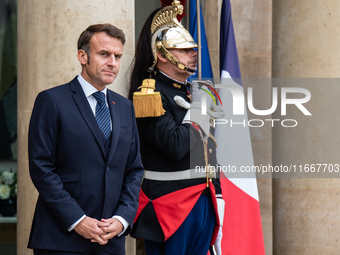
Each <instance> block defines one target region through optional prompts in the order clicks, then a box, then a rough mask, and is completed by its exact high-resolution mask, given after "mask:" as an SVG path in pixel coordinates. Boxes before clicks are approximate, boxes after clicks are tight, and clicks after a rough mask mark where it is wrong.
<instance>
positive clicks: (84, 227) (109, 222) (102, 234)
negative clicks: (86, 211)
mask: <svg viewBox="0 0 340 255" xmlns="http://www.w3.org/2000/svg"><path fill="white" fill-rule="evenodd" d="M123 229H124V227H123V224H122V223H121V222H120V221H119V220H117V219H115V218H109V219H102V220H101V221H99V220H97V219H94V218H91V217H85V218H84V219H83V220H82V221H81V222H80V223H79V224H78V225H77V226H75V227H74V230H75V231H76V232H77V233H78V234H79V235H81V236H83V237H84V238H86V239H91V242H96V243H99V244H101V245H103V244H106V243H107V242H108V241H109V240H110V239H112V238H113V237H115V236H116V235H118V234H119V233H121V232H122V231H123Z"/></svg>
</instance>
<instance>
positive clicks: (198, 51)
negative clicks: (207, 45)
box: [196, 0, 202, 80]
mask: <svg viewBox="0 0 340 255" xmlns="http://www.w3.org/2000/svg"><path fill="white" fill-rule="evenodd" d="M200 13H201V12H200V0H196V15H197V55H198V68H197V79H199V80H202V54H201V50H202V41H201V17H200Z"/></svg>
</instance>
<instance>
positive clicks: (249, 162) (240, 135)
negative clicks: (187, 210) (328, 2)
mask: <svg viewBox="0 0 340 255" xmlns="http://www.w3.org/2000/svg"><path fill="white" fill-rule="evenodd" d="M220 68H221V69H220V70H221V83H222V84H223V83H224V82H226V83H228V82H232V78H234V80H235V81H236V82H237V81H238V80H237V78H241V73H240V67H239V61H238V55H237V48H236V43H235V35H234V28H233V23H232V17H231V5H230V0H223V3H222V9H221V27H220ZM238 83H239V84H240V82H238ZM234 84H235V83H234ZM240 87H241V85H240ZM242 90H243V89H242ZM219 95H220V97H221V99H222V103H223V108H224V111H225V112H226V116H225V119H226V120H229V123H228V124H226V125H216V130H215V137H216V140H217V142H218V147H217V160H218V163H219V164H220V165H221V166H224V167H227V166H235V167H236V169H240V168H241V167H242V166H253V165H254V160H253V152H252V147H251V140H250V134H249V127H248V126H247V121H248V119H247V113H246V110H245V114H244V115H233V98H232V96H231V93H230V91H229V90H228V89H223V88H221V89H220V90H219ZM245 109H246V107H245ZM231 119H232V120H233V121H234V123H243V122H244V120H245V119H246V121H245V126H244V125H242V124H236V125H233V126H231V124H230V120H231ZM225 169H226V168H225ZM223 174H225V176H222V177H221V179H220V180H221V187H222V194H223V199H224V200H225V213H224V223H223V237H222V254H223V255H264V254H265V249H264V241H263V233H262V224H261V214H260V204H259V196H258V190H257V183H256V176H255V173H254V174H247V176H246V178H244V177H243V176H241V177H236V178H234V177H232V178H230V177H229V176H228V172H225V173H223Z"/></svg>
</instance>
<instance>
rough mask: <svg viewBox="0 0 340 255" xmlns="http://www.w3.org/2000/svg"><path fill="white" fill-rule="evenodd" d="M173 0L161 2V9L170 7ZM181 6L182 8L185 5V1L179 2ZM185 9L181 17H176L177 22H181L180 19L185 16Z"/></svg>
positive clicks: (162, 0)
mask: <svg viewBox="0 0 340 255" xmlns="http://www.w3.org/2000/svg"><path fill="white" fill-rule="evenodd" d="M172 2H173V0H161V4H162V6H163V7H166V6H170V5H171V4H172ZM180 2H181V4H182V5H183V8H184V6H185V3H186V2H187V0H180ZM185 15H186V14H185V8H184V11H183V14H182V15H177V20H178V22H181V20H182V18H183V17H184V16H185Z"/></svg>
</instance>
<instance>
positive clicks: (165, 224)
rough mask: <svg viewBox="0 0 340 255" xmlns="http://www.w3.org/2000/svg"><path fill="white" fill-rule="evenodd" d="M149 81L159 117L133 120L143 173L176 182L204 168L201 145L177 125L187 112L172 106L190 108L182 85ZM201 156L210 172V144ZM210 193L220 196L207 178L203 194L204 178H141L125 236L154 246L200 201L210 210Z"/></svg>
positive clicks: (159, 78) (189, 128) (191, 129)
mask: <svg viewBox="0 0 340 255" xmlns="http://www.w3.org/2000/svg"><path fill="white" fill-rule="evenodd" d="M155 80H156V91H159V92H160V93H161V97H162V103H163V108H164V110H165V114H164V115H162V116H161V117H149V118H138V119H137V126H138V130H139V136H140V145H141V155H142V162H143V165H144V168H145V170H146V172H147V171H151V172H152V171H156V172H166V173H169V172H172V173H174V176H176V172H178V173H181V172H183V171H184V170H189V169H195V168H196V167H197V166H198V167H204V166H205V161H204V150H203V142H202V138H201V134H200V132H199V131H198V130H197V129H198V126H197V125H192V124H190V123H184V124H183V123H182V121H183V118H184V116H185V114H186V113H187V110H186V109H184V108H182V107H180V106H178V105H177V104H176V102H175V101H174V97H175V96H176V95H178V96H181V97H182V98H184V99H185V100H186V101H187V102H190V99H189V93H188V91H187V86H188V85H186V84H183V83H179V82H177V81H174V80H172V79H171V78H169V77H167V76H165V75H164V74H162V73H161V72H158V73H157V75H156V77H155ZM207 152H208V157H209V164H211V165H213V166H216V163H217V162H216V144H215V142H214V140H213V139H211V138H209V139H208V148H207ZM175 179H176V178H175ZM214 191H216V194H221V189H220V184H219V180H218V179H216V178H212V179H211V182H210V185H209V188H207V178H206V177H205V175H202V177H201V178H191V177H190V176H189V178H188V179H180V180H164V179H163V180H155V179H148V178H147V177H145V178H144V180H143V183H142V191H141V193H140V201H139V209H138V211H137V216H136V219H135V223H134V226H133V230H132V232H131V236H133V237H135V238H141V239H145V240H150V241H155V242H164V241H166V240H167V239H168V238H169V237H170V236H171V235H172V234H173V233H174V232H175V231H176V230H177V229H178V227H179V226H180V225H181V223H182V222H183V221H184V219H185V218H186V216H187V215H188V214H189V212H190V210H191V209H192V207H193V206H194V205H195V203H196V201H197V199H198V198H199V196H200V195H209V196H210V195H212V196H213V199H212V201H213V203H212V204H215V202H216V199H215V194H213V193H214ZM184 201H185V203H184ZM212 206H213V205H212ZM215 211H216V210H215ZM216 218H217V219H218V217H216ZM216 227H217V228H218V222H216ZM216 234H217V232H216Z"/></svg>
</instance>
